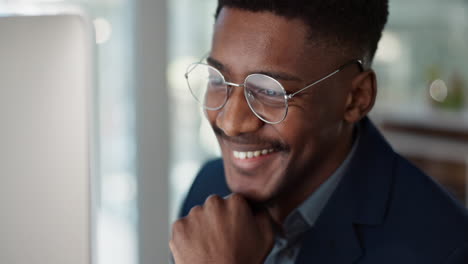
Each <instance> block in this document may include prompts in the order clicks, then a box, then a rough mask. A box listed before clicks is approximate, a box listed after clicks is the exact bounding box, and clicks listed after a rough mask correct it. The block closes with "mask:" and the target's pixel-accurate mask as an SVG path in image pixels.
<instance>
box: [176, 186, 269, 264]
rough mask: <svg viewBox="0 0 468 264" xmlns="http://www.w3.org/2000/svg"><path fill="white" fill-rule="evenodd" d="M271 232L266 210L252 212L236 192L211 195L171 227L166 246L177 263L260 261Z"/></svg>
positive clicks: (267, 252) (264, 253)
mask: <svg viewBox="0 0 468 264" xmlns="http://www.w3.org/2000/svg"><path fill="white" fill-rule="evenodd" d="M273 242H274V231H273V225H272V220H271V217H270V215H269V214H268V212H267V211H266V210H261V211H259V212H256V213H255V214H254V213H253V211H252V209H251V208H250V206H249V204H248V202H247V200H246V199H245V198H244V197H242V196H241V195H240V194H232V195H230V196H229V197H227V198H226V199H223V198H221V197H219V196H216V195H212V196H210V197H208V199H207V200H206V202H205V204H204V205H203V206H196V207H194V208H192V210H190V213H189V215H188V216H187V217H185V218H182V219H179V220H177V221H176V222H175V223H174V224H173V226H172V239H171V241H170V242H169V247H170V249H171V251H172V254H173V256H174V260H175V263H177V264H186V263H190V264H207V263H216V264H219V263H223V264H234V263H236V264H237V263H242V264H245V263H253V264H260V263H263V262H264V260H265V258H266V257H267V256H268V254H269V252H270V250H271V249H272V247H273Z"/></svg>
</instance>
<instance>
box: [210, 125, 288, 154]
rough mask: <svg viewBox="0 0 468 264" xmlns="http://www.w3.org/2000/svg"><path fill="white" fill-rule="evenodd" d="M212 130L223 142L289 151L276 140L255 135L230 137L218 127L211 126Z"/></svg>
mask: <svg viewBox="0 0 468 264" xmlns="http://www.w3.org/2000/svg"><path fill="white" fill-rule="evenodd" d="M212 128H213V131H214V133H215V134H216V135H217V136H218V137H220V138H221V139H223V140H224V141H228V142H232V143H236V144H245V145H268V146H271V147H272V148H274V149H275V150H289V148H288V146H287V145H286V144H284V143H282V142H281V141H278V140H274V139H269V138H265V137H259V136H257V135H255V134H240V135H239V136H234V137H231V136H228V135H226V134H225V133H224V131H223V130H222V129H221V128H219V127H218V126H212Z"/></svg>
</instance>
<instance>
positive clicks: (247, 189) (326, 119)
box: [170, 0, 468, 264]
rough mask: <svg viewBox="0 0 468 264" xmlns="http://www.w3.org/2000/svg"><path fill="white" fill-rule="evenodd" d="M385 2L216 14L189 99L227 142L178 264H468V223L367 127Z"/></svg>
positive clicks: (187, 217) (191, 199)
mask: <svg viewBox="0 0 468 264" xmlns="http://www.w3.org/2000/svg"><path fill="white" fill-rule="evenodd" d="M387 15H388V3H387V1H386V0H367V1H366V0H355V1H339V0H327V1H281V0H277V1H275V0H270V1H268V0H261V1H260V0H259V1H248V0H244V1H243V0H219V3H218V9H217V12H216V22H215V26H214V36H213V42H212V49H211V52H210V54H209V56H208V58H207V59H206V63H204V62H200V63H195V64H193V65H191V66H189V68H188V70H187V73H186V76H185V77H186V78H187V82H188V85H189V88H190V90H191V92H192V94H193V95H194V96H195V99H197V100H198V101H199V102H200V103H201V104H202V105H203V107H204V108H205V112H206V116H207V118H208V120H209V121H210V123H211V125H212V127H213V130H214V131H215V134H216V136H217V139H218V141H219V144H220V147H221V151H222V156H223V159H222V162H221V161H220V160H217V161H212V162H209V163H208V164H206V165H205V167H204V168H203V169H202V170H201V172H200V173H199V175H198V176H197V178H196V180H195V182H194V184H193V186H192V188H191V190H190V192H189V194H188V196H187V199H186V201H185V203H184V206H183V210H182V215H183V216H184V217H183V218H181V219H180V220H178V221H176V222H175V223H174V225H173V234H172V239H171V241H170V248H171V251H172V253H173V256H174V259H175V262H176V263H177V264H181V263H268V264H274V263H340V264H345V263H362V264H364V263H366V264H367V263H369V264H370V263H425V264H427V263H460V264H461V263H468V214H467V211H466V209H465V208H463V206H462V205H460V204H458V203H457V202H456V201H455V200H454V199H452V198H451V197H450V196H449V195H448V194H447V193H446V192H445V191H443V190H442V189H441V187H440V186H439V185H437V184H436V183H434V182H433V181H432V180H431V179H430V178H429V177H427V176H426V175H424V174H423V173H421V172H420V171H419V170H418V169H416V168H415V167H413V166H412V165H411V164H410V163H408V162H407V161H406V160H405V159H403V158H402V157H400V156H399V155H398V154H396V153H395V152H393V150H392V149H391V147H390V146H389V145H388V144H387V143H386V142H385V140H384V139H383V138H382V137H381V135H380V134H379V132H378V131H377V130H376V129H375V127H374V126H373V124H372V123H371V121H370V120H369V119H368V118H367V117H366V116H367V114H368V113H369V111H370V110H371V109H372V107H373V104H374V101H375V97H376V89H377V84H376V76H375V73H374V72H373V71H372V69H371V68H370V67H371V63H372V58H373V56H374V53H375V51H376V48H377V43H378V41H379V39H380V36H381V32H382V30H383V28H384V25H385V23H386V20H387Z"/></svg>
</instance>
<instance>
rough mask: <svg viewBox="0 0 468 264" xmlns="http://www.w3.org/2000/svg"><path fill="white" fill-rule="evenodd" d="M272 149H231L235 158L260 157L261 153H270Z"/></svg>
mask: <svg viewBox="0 0 468 264" xmlns="http://www.w3.org/2000/svg"><path fill="white" fill-rule="evenodd" d="M273 151H274V149H272V148H270V149H262V150H255V151H235V150H234V151H233V152H232V153H233V155H234V158H236V159H241V160H243V159H251V158H256V157H260V156H263V155H267V154H269V153H272V152H273Z"/></svg>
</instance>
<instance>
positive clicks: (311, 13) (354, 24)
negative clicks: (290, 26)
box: [215, 0, 388, 66]
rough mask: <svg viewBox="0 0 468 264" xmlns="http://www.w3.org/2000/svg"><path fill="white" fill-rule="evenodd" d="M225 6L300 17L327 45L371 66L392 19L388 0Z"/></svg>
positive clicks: (267, 0)
mask: <svg viewBox="0 0 468 264" xmlns="http://www.w3.org/2000/svg"><path fill="white" fill-rule="evenodd" d="M223 7H231V8H238V9H242V10H246V11H251V12H262V11H268V12H272V13H274V14H276V15H279V16H282V17H286V18H290V19H294V18H299V19H301V20H303V21H304V22H305V24H306V25H308V26H309V28H310V30H311V33H312V32H313V34H314V36H318V37H319V38H320V41H322V42H324V44H325V45H327V46H328V47H332V48H338V49H339V50H341V51H342V52H343V51H346V52H348V53H349V52H351V53H354V54H355V55H354V56H360V57H362V59H364V63H365V64H366V66H370V64H371V63H372V59H373V57H374V55H375V52H376V50H377V45H378V42H379V40H380V38H381V36H382V31H383V29H384V27H385V24H386V23H387V18H388V0H287V1H286V0H218V7H217V9H216V14H215V18H217V17H218V15H219V13H220V12H221V9H222V8H223Z"/></svg>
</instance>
